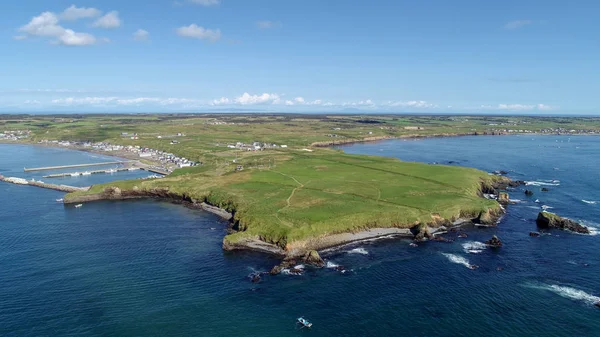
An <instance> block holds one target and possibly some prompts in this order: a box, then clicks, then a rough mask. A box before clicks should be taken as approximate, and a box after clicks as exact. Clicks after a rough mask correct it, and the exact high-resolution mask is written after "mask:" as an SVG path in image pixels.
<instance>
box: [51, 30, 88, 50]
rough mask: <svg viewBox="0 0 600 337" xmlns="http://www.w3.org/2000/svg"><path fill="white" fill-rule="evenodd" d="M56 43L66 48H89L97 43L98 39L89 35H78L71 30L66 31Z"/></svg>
mask: <svg viewBox="0 0 600 337" xmlns="http://www.w3.org/2000/svg"><path fill="white" fill-rule="evenodd" d="M55 43H58V44H62V45H65V46H89V45H92V44H94V43H96V38H95V37H94V36H93V35H91V34H88V33H76V32H74V31H72V30H70V29H65V32H64V34H62V35H61V36H59V37H58V40H57V41H55Z"/></svg>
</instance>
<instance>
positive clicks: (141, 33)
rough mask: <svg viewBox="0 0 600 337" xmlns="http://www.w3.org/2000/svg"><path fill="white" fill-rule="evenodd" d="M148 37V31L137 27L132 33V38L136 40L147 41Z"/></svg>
mask: <svg viewBox="0 0 600 337" xmlns="http://www.w3.org/2000/svg"><path fill="white" fill-rule="evenodd" d="M149 37H150V33H148V31H146V30H143V29H138V30H137V31H136V32H135V33H133V38H134V40H136V41H147V40H148V38H149Z"/></svg>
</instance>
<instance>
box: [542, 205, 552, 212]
mask: <svg viewBox="0 0 600 337" xmlns="http://www.w3.org/2000/svg"><path fill="white" fill-rule="evenodd" d="M552 208H554V207H552V206H548V205H542V209H543V210H544V211H545V210H548V209H552Z"/></svg>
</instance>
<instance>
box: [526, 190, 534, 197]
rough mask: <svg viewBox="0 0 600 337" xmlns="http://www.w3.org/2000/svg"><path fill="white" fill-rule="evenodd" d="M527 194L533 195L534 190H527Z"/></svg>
mask: <svg viewBox="0 0 600 337" xmlns="http://www.w3.org/2000/svg"><path fill="white" fill-rule="evenodd" d="M525 195H526V196H532V195H533V191H532V190H525Z"/></svg>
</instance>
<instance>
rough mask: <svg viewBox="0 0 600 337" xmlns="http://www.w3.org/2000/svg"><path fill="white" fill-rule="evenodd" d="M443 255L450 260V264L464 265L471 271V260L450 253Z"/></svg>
mask: <svg viewBox="0 0 600 337" xmlns="http://www.w3.org/2000/svg"><path fill="white" fill-rule="evenodd" d="M442 255H444V256H445V257H446V258H448V260H450V262H452V263H456V264H462V265H463V266H465V267H467V268H469V269H471V268H472V265H471V263H469V260H467V259H465V258H464V257H462V256H460V255H456V254H450V253H442Z"/></svg>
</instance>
